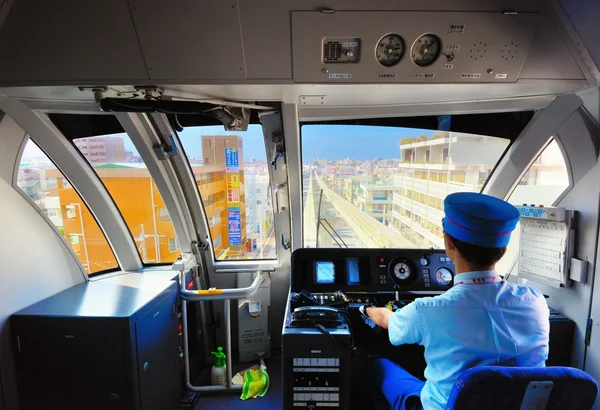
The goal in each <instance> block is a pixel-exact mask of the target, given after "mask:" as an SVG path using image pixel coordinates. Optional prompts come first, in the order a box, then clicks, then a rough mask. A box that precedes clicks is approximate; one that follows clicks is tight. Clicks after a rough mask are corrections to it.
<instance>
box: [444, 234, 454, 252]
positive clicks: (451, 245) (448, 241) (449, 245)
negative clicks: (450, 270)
mask: <svg viewBox="0 0 600 410" xmlns="http://www.w3.org/2000/svg"><path fill="white" fill-rule="evenodd" d="M444 247H445V248H446V252H448V251H455V250H456V246H454V242H452V239H450V235H448V234H447V233H446V232H444Z"/></svg>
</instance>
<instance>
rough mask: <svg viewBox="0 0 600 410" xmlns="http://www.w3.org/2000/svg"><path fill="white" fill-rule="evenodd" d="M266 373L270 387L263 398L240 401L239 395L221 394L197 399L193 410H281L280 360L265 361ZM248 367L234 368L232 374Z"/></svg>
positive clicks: (244, 365) (243, 365)
mask: <svg viewBox="0 0 600 410" xmlns="http://www.w3.org/2000/svg"><path fill="white" fill-rule="evenodd" d="M265 364H266V366H267V373H268V374H269V380H270V382H271V383H270V387H269V391H268V392H267V394H265V396H264V397H258V398H256V399H248V400H245V401H244V400H241V399H240V393H239V392H237V393H222V394H218V395H212V396H203V397H200V398H199V399H198V402H197V403H196V407H194V410H232V409H243V410H264V409H269V410H281V409H282V408H283V406H282V396H281V359H270V360H267V361H266V363H265ZM246 367H248V364H247V363H246V364H242V365H239V366H235V367H234V369H233V372H234V373H233V374H235V373H236V372H238V371H240V370H242V369H244V368H246Z"/></svg>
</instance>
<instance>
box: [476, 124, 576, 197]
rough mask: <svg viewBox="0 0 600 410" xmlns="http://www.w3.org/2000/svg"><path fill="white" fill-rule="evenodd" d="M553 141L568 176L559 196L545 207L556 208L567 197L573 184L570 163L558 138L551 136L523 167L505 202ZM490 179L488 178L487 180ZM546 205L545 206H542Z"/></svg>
mask: <svg viewBox="0 0 600 410" xmlns="http://www.w3.org/2000/svg"><path fill="white" fill-rule="evenodd" d="M553 141H555V142H556V144H557V145H558V149H559V150H560V153H561V155H562V159H563V161H564V162H565V169H566V171H567V176H568V180H569V184H568V185H567V187H566V188H565V189H564V190H563V191H562V192H561V193H560V195H558V196H557V197H556V200H554V202H552V204H548V205H547V206H556V205H557V204H559V203H560V202H561V201H562V200H563V198H564V197H565V196H567V194H568V193H569V192H570V191H571V190H572V189H573V187H574V186H575V185H574V182H573V172H572V169H571V163H570V162H569V157H568V156H567V153H566V151H565V149H564V147H563V145H562V142H561V141H560V138H558V137H557V136H556V135H554V134H552V135H551V136H550V138H549V139H548V141H546V143H544V145H542V147H541V149H540V150H539V151H538V153H537V154H536V155H535V156H534V157H533V159H532V160H531V161H530V162H529V164H528V165H527V166H526V167H525V169H524V170H523V172H522V173H521V175H520V176H519V178H517V180H516V181H515V182H514V183H513V185H512V187H511V189H510V190H509V191H508V193H507V194H506V196H505V197H504V199H505V200H506V201H509V200H510V197H511V196H512V195H513V193H514V192H515V190H516V189H517V187H518V186H519V184H520V182H521V181H522V180H523V178H524V177H525V175H527V173H528V172H529V170H530V169H531V168H532V167H533V165H534V164H535V162H536V161H537V160H538V159H539V158H541V155H542V154H543V153H544V151H545V150H546V148H548V147H549V146H550V145H551V144H552V142H553ZM490 177H491V174H490V176H489V177H488V179H489V178H490ZM543 205H546V204H543Z"/></svg>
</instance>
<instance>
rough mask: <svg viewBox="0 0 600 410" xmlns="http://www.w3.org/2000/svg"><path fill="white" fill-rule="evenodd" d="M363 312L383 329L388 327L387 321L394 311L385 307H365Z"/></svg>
mask: <svg viewBox="0 0 600 410" xmlns="http://www.w3.org/2000/svg"><path fill="white" fill-rule="evenodd" d="M365 313H366V314H367V315H368V316H369V318H371V320H372V321H373V322H375V324H376V325H377V326H381V327H382V328H384V329H387V328H388V321H389V319H390V316H393V315H394V313H393V312H392V311H391V310H389V309H387V308H377V307H368V308H366V309H365Z"/></svg>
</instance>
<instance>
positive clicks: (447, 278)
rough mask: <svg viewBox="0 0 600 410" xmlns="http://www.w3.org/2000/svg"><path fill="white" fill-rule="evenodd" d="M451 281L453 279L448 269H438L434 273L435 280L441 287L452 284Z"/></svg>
mask: <svg viewBox="0 0 600 410" xmlns="http://www.w3.org/2000/svg"><path fill="white" fill-rule="evenodd" d="M452 279H453V277H452V272H450V269H448V268H439V269H438V270H437V271H436V272H435V280H436V281H437V283H439V284H440V285H441V286H448V285H450V284H451V283H452Z"/></svg>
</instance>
